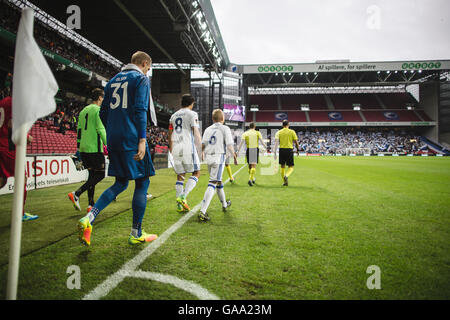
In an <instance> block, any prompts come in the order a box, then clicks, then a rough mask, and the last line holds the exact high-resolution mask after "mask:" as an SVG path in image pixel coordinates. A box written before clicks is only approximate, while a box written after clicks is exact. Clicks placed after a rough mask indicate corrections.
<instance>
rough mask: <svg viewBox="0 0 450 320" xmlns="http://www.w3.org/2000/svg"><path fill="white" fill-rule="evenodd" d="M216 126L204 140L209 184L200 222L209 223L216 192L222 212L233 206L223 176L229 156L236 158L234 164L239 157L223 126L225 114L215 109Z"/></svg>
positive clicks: (225, 127)
mask: <svg viewBox="0 0 450 320" xmlns="http://www.w3.org/2000/svg"><path fill="white" fill-rule="evenodd" d="M212 119H213V122H214V124H213V125H211V126H210V127H208V128H207V129H206V130H205V132H204V134H203V140H202V160H205V161H206V163H207V164H208V172H209V183H208V187H207V188H206V191H205V195H204V197H203V201H202V205H201V208H200V213H199V214H198V218H199V219H200V221H209V220H210V217H209V216H208V213H207V210H208V207H209V204H210V203H211V199H212V198H213V197H214V191H216V192H217V196H218V197H219V200H220V203H221V204H222V210H223V211H224V212H226V209H227V208H228V207H229V206H231V201H230V200H226V199H225V191H224V190H223V183H222V174H223V169H224V166H225V158H226V156H227V154H228V155H233V156H234V164H237V156H236V154H235V153H234V147H233V146H234V141H233V137H232V135H231V130H230V128H229V127H227V126H225V125H223V122H224V119H225V117H224V114H223V111H222V110H220V109H215V110H214V111H213V113H212Z"/></svg>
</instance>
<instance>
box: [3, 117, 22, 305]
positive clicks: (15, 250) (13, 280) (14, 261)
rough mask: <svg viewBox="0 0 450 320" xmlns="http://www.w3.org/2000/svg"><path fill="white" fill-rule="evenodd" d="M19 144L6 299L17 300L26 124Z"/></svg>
mask: <svg viewBox="0 0 450 320" xmlns="http://www.w3.org/2000/svg"><path fill="white" fill-rule="evenodd" d="M19 130H20V136H19V142H18V143H17V144H16V161H15V168H16V170H15V175H14V198H13V208H12V214H11V240H10V246H9V265H8V285H7V289H6V299H8V300H16V299H17V285H18V280H19V261H20V242H21V236H22V213H23V196H24V185H25V153H26V150H27V130H26V124H23V125H22V126H21V127H20V129H19Z"/></svg>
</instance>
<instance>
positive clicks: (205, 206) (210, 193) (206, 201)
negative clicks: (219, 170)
mask: <svg viewBox="0 0 450 320" xmlns="http://www.w3.org/2000/svg"><path fill="white" fill-rule="evenodd" d="M215 188H216V186H215V185H213V184H211V183H210V184H208V188H206V191H205V195H204V196H203V201H202V207H201V209H200V211H201V212H203V213H206V210H208V207H209V204H210V203H211V199H212V198H213V197H214V189H215Z"/></svg>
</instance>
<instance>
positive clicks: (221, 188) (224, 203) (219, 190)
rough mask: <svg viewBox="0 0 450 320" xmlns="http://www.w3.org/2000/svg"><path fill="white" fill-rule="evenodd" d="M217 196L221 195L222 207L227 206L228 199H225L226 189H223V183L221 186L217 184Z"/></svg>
mask: <svg viewBox="0 0 450 320" xmlns="http://www.w3.org/2000/svg"><path fill="white" fill-rule="evenodd" d="M216 192H217V196H218V197H219V200H220V202H221V203H222V207H223V208H226V207H227V200H226V199H225V190H223V184H222V185H220V186H217V189H216Z"/></svg>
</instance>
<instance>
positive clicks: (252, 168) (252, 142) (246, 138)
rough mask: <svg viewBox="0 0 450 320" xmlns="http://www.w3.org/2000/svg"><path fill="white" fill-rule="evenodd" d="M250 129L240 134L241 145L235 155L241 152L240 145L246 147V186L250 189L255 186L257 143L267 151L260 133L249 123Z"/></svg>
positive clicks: (257, 158) (257, 155) (253, 124)
mask: <svg viewBox="0 0 450 320" xmlns="http://www.w3.org/2000/svg"><path fill="white" fill-rule="evenodd" d="M249 127H250V129H249V130H247V131H245V132H244V133H243V134H242V137H241V139H242V140H241V143H240V144H239V147H238V148H237V150H236V155H237V154H238V153H239V150H241V147H242V145H243V144H244V142H245V144H246V145H247V152H246V156H247V163H248V173H249V178H248V185H249V186H250V187H252V186H253V185H254V184H255V181H256V178H255V174H256V165H257V164H258V162H259V148H258V146H259V143H261V145H262V146H263V147H264V149H266V150H267V146H266V144H265V143H264V141H263V137H262V135H261V132H259V131H257V130H256V125H255V123H253V122H251V123H250V125H249Z"/></svg>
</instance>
